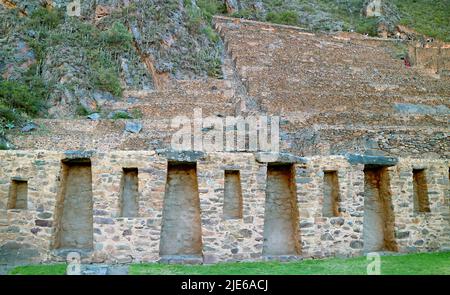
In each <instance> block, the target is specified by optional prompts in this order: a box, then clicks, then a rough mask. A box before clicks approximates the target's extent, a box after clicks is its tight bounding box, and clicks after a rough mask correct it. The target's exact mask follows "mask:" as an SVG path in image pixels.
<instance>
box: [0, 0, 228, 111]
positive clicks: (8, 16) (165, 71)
mask: <svg viewBox="0 0 450 295" xmlns="http://www.w3.org/2000/svg"><path fill="white" fill-rule="evenodd" d="M69 3H70V1H64V0H61V1H56V0H55V1H50V0H49V1H37V0H35V1H14V2H13V1H7V2H6V1H5V0H4V1H3V2H2V5H0V15H1V18H2V24H1V27H0V30H1V33H2V34H1V35H2V38H1V40H0V41H1V43H0V50H1V52H2V55H1V60H0V72H1V76H2V78H3V79H5V80H14V81H18V82H19V83H20V82H23V80H24V79H23V77H24V75H25V74H27V75H28V76H32V77H33V78H35V79H39V80H42V81H44V82H45V84H46V86H47V89H48V92H47V93H46V96H47V97H46V98H48V101H49V114H50V116H52V117H71V116H74V115H77V114H85V113H89V112H94V111H96V110H98V109H100V108H101V107H102V103H103V102H105V101H108V100H114V99H119V98H120V97H121V94H122V91H123V90H152V89H155V88H163V87H164V85H165V84H167V83H169V81H170V79H178V80H180V79H181V80H183V79H197V78H203V77H208V76H212V77H220V76H221V70H220V67H221V52H222V45H221V42H220V38H219V37H218V36H217V35H216V33H215V32H214V31H213V30H212V28H211V26H210V24H209V22H208V20H207V19H206V18H205V17H204V15H203V14H202V11H201V10H200V8H199V7H198V6H197V5H196V3H195V1H192V2H190V1H184V2H183V1H178V0H171V1H160V0H140V1H121V0H99V1H94V0H85V1H81V2H80V5H81V7H80V8H81V9H80V12H81V13H80V15H79V16H68V15H67V13H66V7H67V5H68V4H69ZM7 4H8V5H7ZM3 20H5V21H3Z"/></svg>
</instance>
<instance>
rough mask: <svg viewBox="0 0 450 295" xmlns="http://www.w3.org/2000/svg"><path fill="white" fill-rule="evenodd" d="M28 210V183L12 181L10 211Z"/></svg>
mask: <svg viewBox="0 0 450 295" xmlns="http://www.w3.org/2000/svg"><path fill="white" fill-rule="evenodd" d="M27 208H28V181H26V180H22V179H12V180H11V185H10V187H9V196H8V209H23V210H26V209H27Z"/></svg>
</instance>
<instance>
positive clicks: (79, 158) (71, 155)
mask: <svg viewBox="0 0 450 295" xmlns="http://www.w3.org/2000/svg"><path fill="white" fill-rule="evenodd" d="M94 154H95V151H65V152H64V159H63V160H62V161H63V162H66V163H71V162H77V163H79V162H89V161H90V159H91V158H92V157H93V156H94Z"/></svg>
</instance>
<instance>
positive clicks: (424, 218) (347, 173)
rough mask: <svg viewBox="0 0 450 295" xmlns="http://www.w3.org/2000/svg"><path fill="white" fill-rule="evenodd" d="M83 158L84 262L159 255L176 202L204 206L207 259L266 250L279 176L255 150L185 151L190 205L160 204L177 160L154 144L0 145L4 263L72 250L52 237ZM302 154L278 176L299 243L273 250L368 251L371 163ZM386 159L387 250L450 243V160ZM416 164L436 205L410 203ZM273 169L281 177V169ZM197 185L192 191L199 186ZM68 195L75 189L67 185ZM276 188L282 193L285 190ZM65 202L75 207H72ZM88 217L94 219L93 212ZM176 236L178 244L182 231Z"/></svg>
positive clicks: (57, 256) (256, 255)
mask: <svg viewBox="0 0 450 295" xmlns="http://www.w3.org/2000/svg"><path fill="white" fill-rule="evenodd" d="M78 158H82V159H89V160H90V169H91V183H92V200H91V201H92V232H93V233H92V248H91V249H86V247H81V246H80V248H83V249H80V250H79V251H80V252H81V254H82V257H83V261H85V262H110V263H128V262H141V261H148V262H151V261H158V260H160V259H161V255H160V254H161V245H160V240H161V228H162V224H163V220H166V221H167V217H168V216H169V217H170V215H174V212H175V211H172V210H175V209H177V210H180V209H183V210H187V211H189V212H191V213H192V212H194V211H196V212H198V215H197V216H198V217H195V215H196V214H194V215H193V216H194V217H195V218H199V220H198V221H199V224H200V227H201V228H200V229H199V230H197V231H196V232H197V233H199V232H200V233H201V243H200V241H199V242H198V243H196V245H197V246H196V247H197V248H195V249H196V251H198V249H199V250H200V251H198V252H195V254H199V257H200V260H203V262H205V263H214V262H218V261H238V260H261V259H265V258H268V256H269V255H265V253H264V251H263V249H264V238H265V237H266V233H264V230H265V227H264V222H265V218H267V214H269V212H268V211H267V209H266V198H267V197H268V196H269V195H270V191H273V190H274V188H276V186H270V189H269V190H266V185H267V183H268V182H270V181H272V182H273V181H274V178H273V177H268V167H269V174H272V175H273V167H276V166H274V165H272V164H270V165H268V164H267V163H263V162H260V160H258V157H256V156H255V154H252V153H211V154H204V155H202V156H201V157H199V158H198V159H195V160H192V159H191V160H189V161H188V162H190V163H193V162H196V169H195V170H196V179H195V177H194V175H195V174H192V173H191V174H189V175H190V177H189V179H190V180H193V179H195V180H196V181H197V185H198V190H197V193H198V200H199V204H198V206H197V207H196V206H192V209H189V208H186V207H185V206H178V207H176V208H170V206H167V204H166V205H164V204H165V201H166V202H168V198H169V196H170V193H167V191H168V190H167V186H169V183H170V181H169V182H167V180H168V179H170V177H171V176H170V174H171V172H170V171H171V169H169V175H168V172H167V171H168V167H169V166H168V165H169V163H172V161H173V159H171V158H170V159H168V158H166V156H164V155H163V154H161V153H157V152H155V151H145V152H135V151H117V152H109V153H101V152H98V153H73V154H71V153H59V152H51V151H2V152H0V208H1V210H0V212H1V216H0V264H18V263H30V262H48V261H62V260H65V255H66V254H67V249H64V248H61V244H60V245H58V243H56V241H58V237H59V233H60V231H61V230H62V228H61V227H62V226H64V223H63V222H62V220H63V219H64V218H61V217H60V215H61V212H60V207H61V204H62V203H61V195H62V187H64V182H66V184H65V187H68V186H69V184H68V180H67V178H68V176H67V175H66V176H65V177H64V174H65V173H67V167H66V166H68V167H72V166H71V165H67V160H68V159H69V160H70V161H74V160H76V159H78ZM357 158H358V157H357ZM375 158H376V157H374V159H375ZM358 159H363V160H364V159H365V158H364V157H359V158H358ZM370 159H372V158H370ZM62 160H65V161H64V162H62ZM303 160H304V163H303V162H302V163H290V164H289V165H288V166H290V167H292V168H290V169H291V170H290V173H289V174H290V175H289V177H278V178H282V179H283V180H286V185H285V186H283V187H284V188H286V187H289V191H291V194H292V196H293V198H292V202H291V206H290V211H291V214H292V215H291V217H292V218H291V221H292V222H294V224H292V227H291V228H292V229H293V231H292V236H293V240H294V243H293V245H294V246H295V247H296V248H295V249H296V251H298V252H297V253H287V252H286V253H276V254H294V255H292V257H294V258H296V257H297V256H301V257H327V256H346V257H348V256H356V255H362V254H363V253H364V251H365V250H364V231H368V232H370V230H371V229H370V228H369V229H368V228H367V227H365V225H364V216H365V215H364V214H365V207H364V206H365V203H364V198H365V195H366V193H365V191H367V189H365V181H364V177H365V176H364V175H365V174H364V170H365V169H366V170H367V168H368V167H372V166H369V165H368V162H364V161H359V162H358V161H356V162H355V161H354V159H353V158H352V159H350V158H349V157H344V156H327V157H319V156H317V157H309V158H304V159H303ZM371 164H372V165H373V164H374V163H373V162H371ZM375 164H376V163H375ZM380 165H381V166H383V165H384V166H383V167H382V168H380V169H382V170H383V173H382V174H383V175H385V176H383V177H388V178H389V182H384V181H383V183H384V185H385V186H387V187H386V188H384V189H389V191H390V199H391V209H392V213H391V216H390V218H391V219H390V221H389V222H390V223H391V228H392V242H393V243H394V244H395V249H393V248H390V249H388V250H396V251H399V252H426V251H439V250H444V249H449V247H450V223H449V215H450V209H449V194H448V190H449V162H448V160H428V159H426V160H425V159H412V158H400V159H398V162H396V163H395V162H389V163H388V164H386V163H384V164H383V163H380ZM83 167H85V168H86V167H89V166H83ZM130 167H133V168H137V169H138V195H139V197H138V201H137V203H138V214H137V216H136V217H122V216H121V214H122V213H121V184H122V177H123V168H130ZM413 169H416V170H417V169H425V171H426V180H427V188H428V200H429V208H430V212H417V211H416V210H414V184H413V179H414V177H413ZM69 170H70V169H69ZM225 171H239V172H240V181H241V193H242V218H233V219H229V218H224V213H223V207H224V206H223V204H224V189H225ZM324 171H336V175H337V180H338V181H337V183H338V184H339V198H338V201H337V211H338V214H337V216H333V217H326V216H324V215H323V206H324V204H325V200H324V195H325V194H324V191H326V190H327V189H326V182H325V181H324ZM86 175H87V176H86ZM277 175H278V176H280V175H282V176H284V175H285V173H281V172H280V173H278V174H277ZM286 175H287V174H286ZM85 177H86V178H87V179H85V181H83V183H84V184H86V183H89V179H88V178H89V176H88V174H85ZM193 177H194V178H193ZM383 177H381V178H383ZM18 178H20V179H26V180H27V182H28V196H27V209H8V207H7V205H8V197H9V190H10V186H11V182H12V179H18ZM183 179H184V178H179V179H178V181H181V182H183ZM84 184H83V186H85V185H84ZM280 184H281V182H280ZM180 185H181V186H182V183H180ZM190 187H191V188H195V186H190ZM278 187H281V185H279V186H278ZM283 190H286V189H283ZM169 191H170V189H169ZM266 193H267V195H266ZM192 194H193V195H194V196H195V195H196V192H195V189H194V191H192ZM64 195H65V196H66V197H70V194H69V193H65V194H64ZM77 195H78V196H80V194H78V193H77ZM165 196H166V200H165ZM184 196H186V195H183V194H181V193H179V194H176V200H177V202H180V204H181V203H182V202H188V201H187V200H183V199H180V198H182V197H184ZM280 196H282V197H284V198H286V193H284V192H283V194H280ZM87 199H89V198H87ZM194 199H195V198H194ZM268 200H269V199H268ZM88 203H89V202H88ZM194 203H195V202H194ZM275 203H276V202H275ZM283 204H285V203H283ZM63 208H64V210H71V209H70V206H63ZM195 208H197V209H195ZM271 208H272V207H271ZM72 209H73V208H72ZM198 209H199V211H198ZM288 209H289V208H288ZM168 210H171V211H170V212H168ZM192 210H193V211H192ZM88 211H89V210H87V211H86V212H88ZM179 212H180V211H179ZM194 213H195V212H194ZM184 214H185V213H183V212H181V213H180V216H188V215H189V214H190V213H189V214H188V213H186V214H187V215H184ZM63 216H64V214H63ZM165 218H166V219H165ZM195 218H194V219H195ZM383 218H385V217H383ZM84 219H85V220H86V221H88V222H91V221H89V217H86V218H84ZM384 222H386V220H384ZM192 226H193V225H192V224H191V225H190V226H189V224H187V225H184V227H183V228H184V230H185V231H190V230H192V229H193V227H192ZM366 226H372V225H371V224H368V225H366ZM197 236H198V234H197ZM172 242H173V243H177V241H176V240H174V241H172ZM296 243H298V245H296ZM199 245H200V246H199ZM73 246H74V245H70V247H73ZM75 246H77V245H75ZM66 248H67V247H66ZM69 250H70V249H69ZM296 251H294V252H296ZM291 252H292V251H291ZM163 254H164V253H163ZM200 254H201V255H200ZM275 256H278V255H275ZM283 257H285V255H284V256H283ZM289 257H291V256H289ZM289 257H288V258H289Z"/></svg>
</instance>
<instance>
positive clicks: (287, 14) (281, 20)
mask: <svg viewBox="0 0 450 295" xmlns="http://www.w3.org/2000/svg"><path fill="white" fill-rule="evenodd" d="M266 20H267V21H268V22H272V23H276V24H285V25H293V26H295V25H296V24H297V23H298V15H297V13H296V12H295V11H293V10H285V11H282V12H269V13H268V14H267V17H266Z"/></svg>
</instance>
